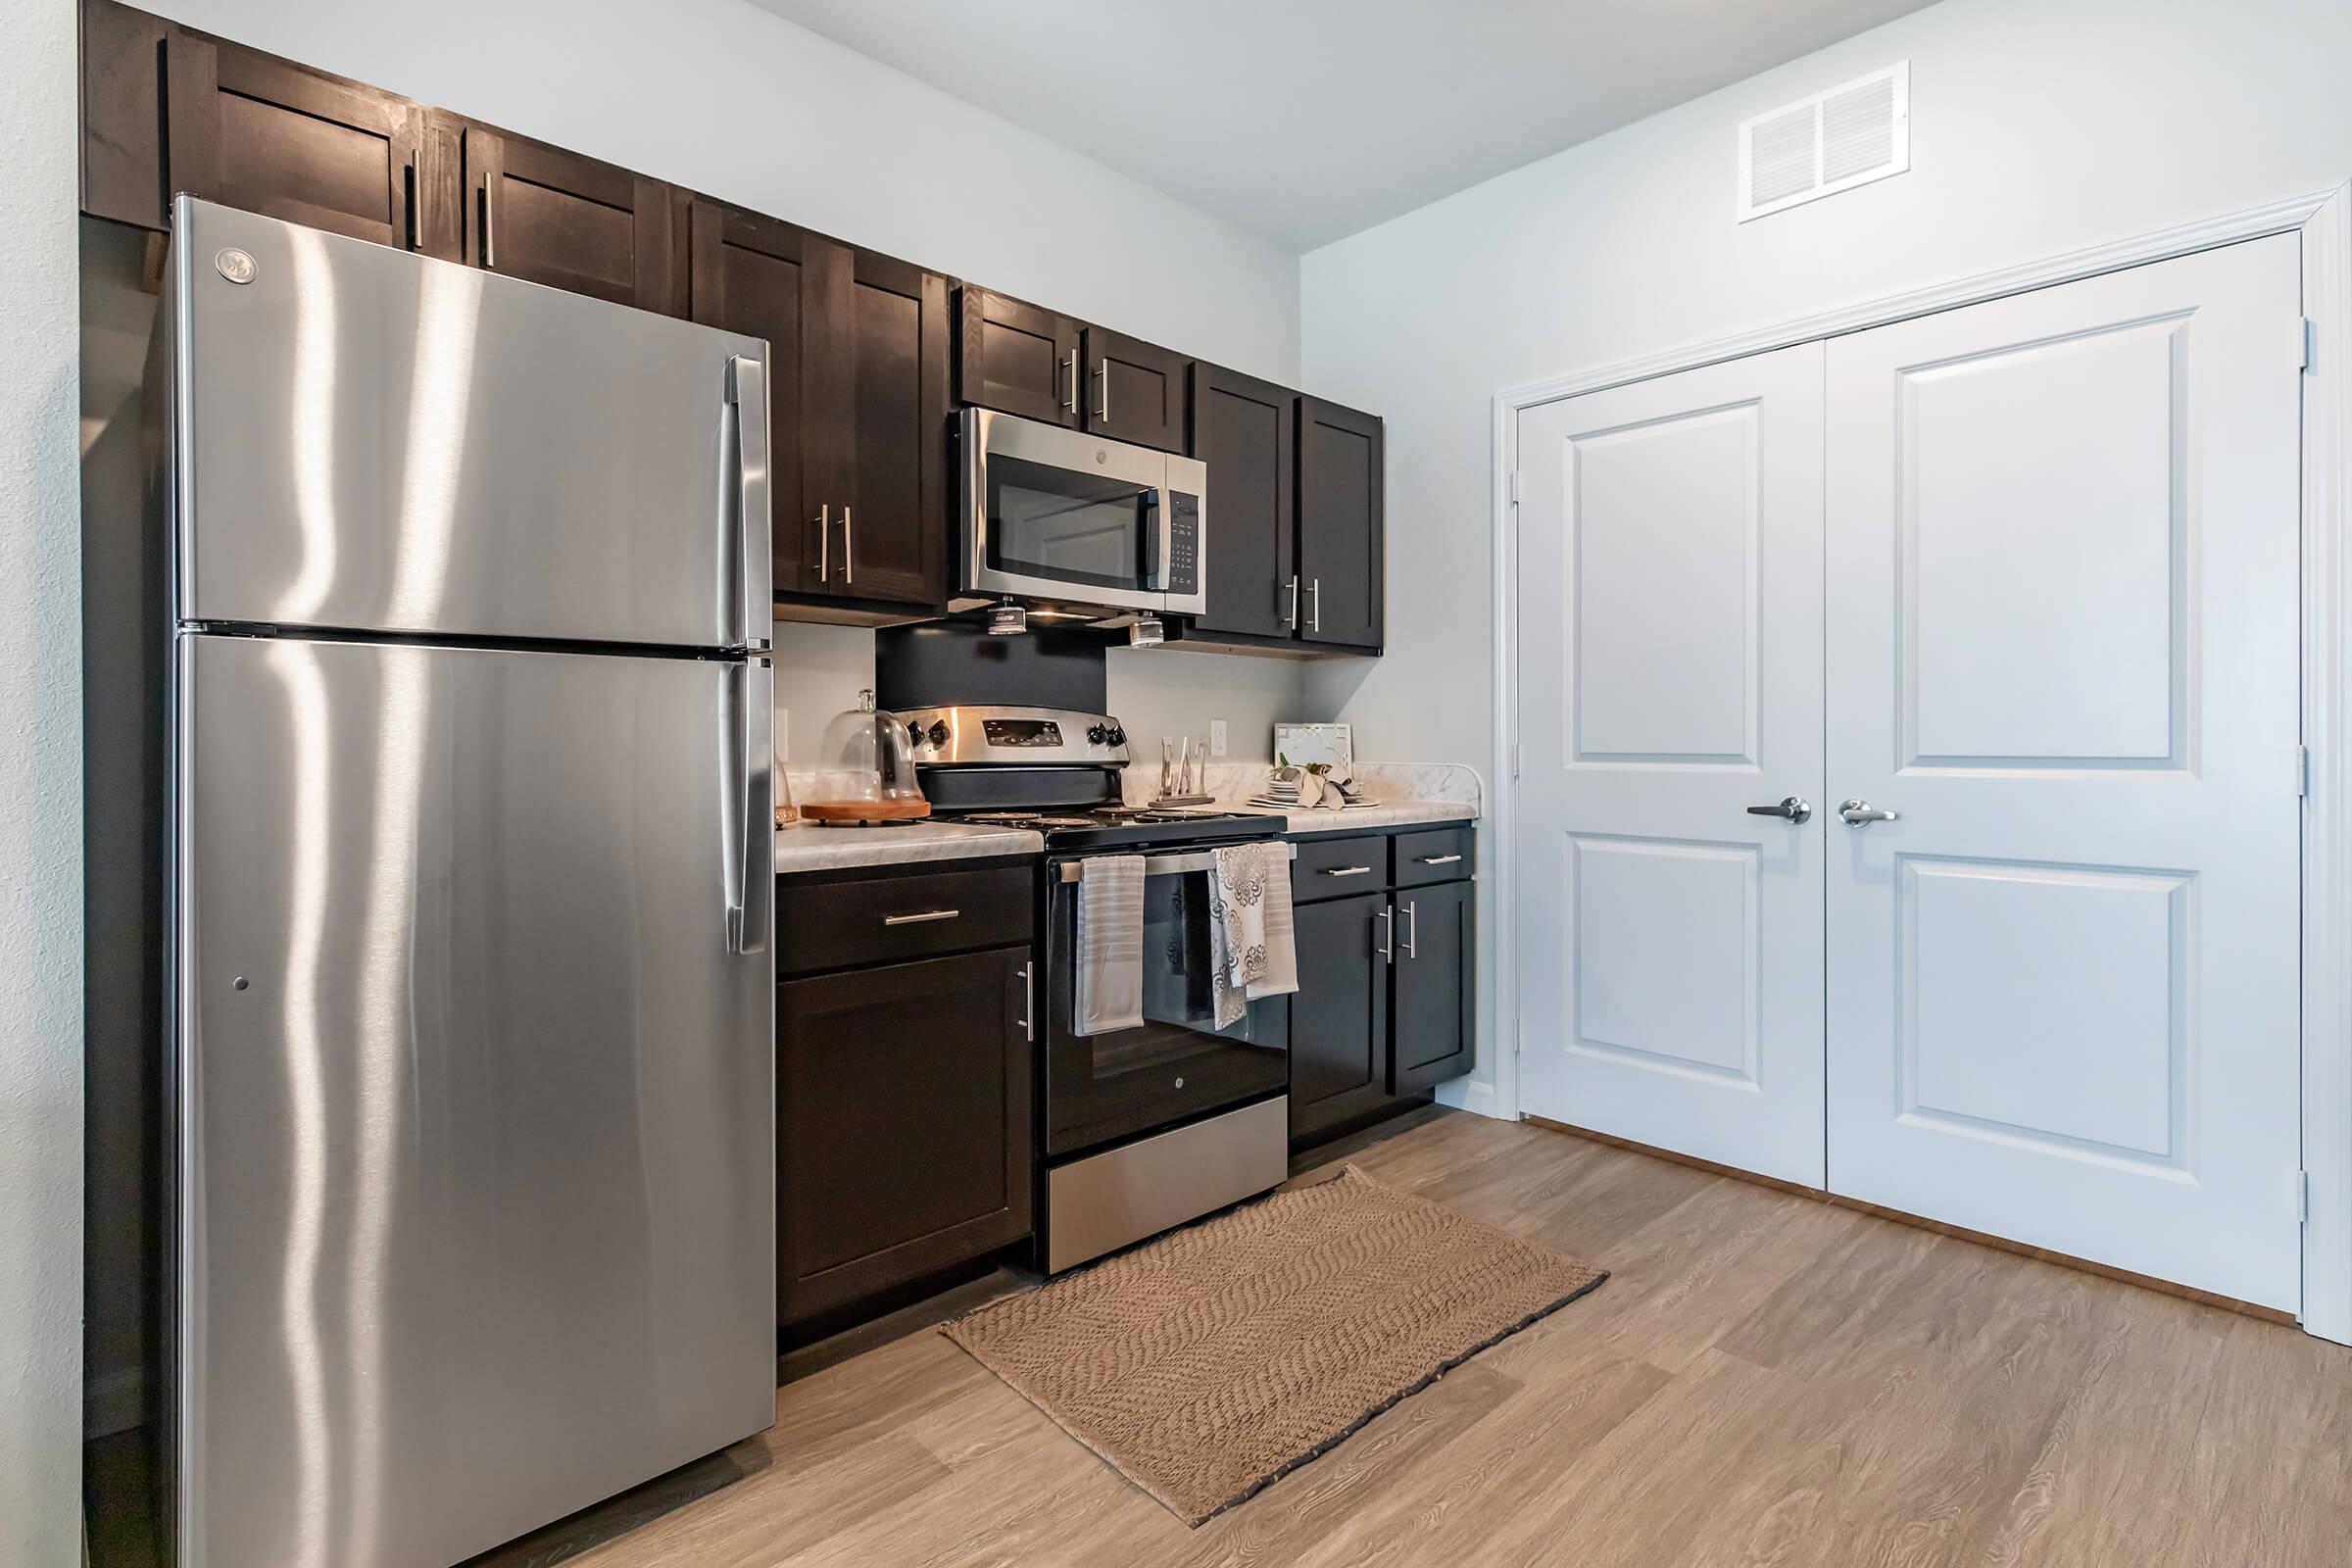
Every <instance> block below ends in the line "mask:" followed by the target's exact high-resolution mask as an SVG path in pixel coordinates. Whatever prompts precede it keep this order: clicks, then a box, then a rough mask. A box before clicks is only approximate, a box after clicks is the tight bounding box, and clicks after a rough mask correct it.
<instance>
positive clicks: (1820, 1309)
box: [480, 1114, 2352, 1568]
mask: <svg viewBox="0 0 2352 1568" xmlns="http://www.w3.org/2000/svg"><path fill="white" fill-rule="evenodd" d="M1353 1157H1354V1159H1355V1161H1356V1163H1358V1164H1360V1165H1362V1166H1363V1167H1365V1168H1366V1169H1368V1170H1370V1171H1371V1172H1373V1173H1374V1174H1376V1175H1378V1176H1379V1177H1381V1178H1382V1179H1384V1180H1386V1181H1389V1182H1392V1183H1395V1184H1397V1185H1400V1186H1404V1187H1408V1188H1410V1189H1412V1190H1414V1191H1416V1192H1419V1193H1421V1194H1423V1195H1424V1196H1426V1197H1429V1198H1432V1199H1435V1200H1437V1201H1441V1202H1445V1203H1447V1204H1450V1205H1452V1206H1453V1207H1455V1208H1456V1209H1458V1210H1459V1211H1461V1212H1463V1213H1465V1214H1471V1215H1475V1216H1477V1217H1479V1218H1481V1219H1486V1220H1490V1221H1493V1222H1494V1223H1495V1224H1498V1225H1502V1226H1504V1227H1507V1228H1508V1229H1510V1230H1513V1231H1517V1232H1520V1233H1523V1234H1526V1235H1530V1236H1538V1237H1542V1238H1544V1240H1546V1241H1549V1242H1552V1243H1555V1244H1556V1245H1558V1246H1560V1247H1564V1248H1567V1249H1569V1250H1572V1251H1575V1252H1577V1253H1579V1254H1581V1255H1583V1256H1585V1257H1587V1258H1589V1259H1592V1260H1593V1261H1596V1262H1599V1263H1602V1264H1605V1265H1606V1266H1607V1267H1608V1268H1610V1269H1611V1270H1613V1271H1614V1277H1613V1278H1612V1279H1611V1280H1610V1281H1609V1282H1608V1283H1607V1284H1605V1285H1603V1286H1602V1287H1601V1288H1600V1289H1599V1290H1598V1291H1596V1292H1595V1293H1594V1294H1593V1295H1592V1296H1590V1297H1588V1298H1586V1299H1584V1300H1582V1301H1579V1302H1577V1303H1575V1304H1573V1305H1571V1306H1569V1307H1567V1308H1565V1309H1563V1310H1562V1311H1560V1312H1558V1313H1555V1314H1554V1315H1553V1316H1551V1317H1549V1318H1547V1319H1545V1320H1544V1321H1543V1322H1542V1323H1540V1324H1538V1325H1537V1326H1535V1327H1534V1328H1531V1329H1529V1330H1528V1331H1526V1332H1525V1333H1522V1334H1520V1335H1517V1336H1516V1337H1514V1338H1512V1339H1509V1340H1506V1341H1504V1342H1503V1343H1502V1344H1501V1345H1499V1346H1497V1347H1495V1348H1493V1349H1490V1350H1488V1351H1486V1352H1485V1353H1484V1354H1481V1355H1479V1356H1477V1357H1475V1358H1473V1359H1472V1360H1470V1361H1469V1362H1467V1363H1465V1364H1464V1365H1462V1366H1461V1367H1459V1368H1457V1369H1456V1370H1454V1371H1453V1372H1451V1373H1449V1374H1448V1375H1447V1376H1446V1377H1445V1378H1444V1379H1443V1380H1442V1381H1440V1382H1439V1383H1437V1384H1436V1385H1435V1386H1433V1387H1432V1388H1430V1389H1428V1390H1427V1391H1425V1392H1423V1393H1421V1394H1419V1395H1416V1396H1414V1397H1411V1398H1408V1399H1406V1400H1404V1401H1403V1402H1402V1403H1400V1404H1398V1405H1397V1406H1396V1407H1394V1408H1392V1409H1390V1410H1389V1411H1387V1412H1386V1413H1384V1414H1382V1415H1381V1416H1380V1417H1378V1418H1377V1419H1376V1420H1374V1421H1373V1422H1372V1423H1371V1424H1370V1425H1368V1426H1367V1427H1365V1428H1364V1430H1362V1431H1361V1432H1359V1433H1357V1434H1356V1435H1355V1436H1354V1437H1352V1438H1350V1439H1348V1441H1347V1442H1346V1443H1344V1444H1342V1445H1341V1446H1339V1447H1337V1448H1336V1449H1334V1450H1333V1451H1332V1452H1331V1453H1329V1454H1326V1455H1325V1456H1323V1457H1322V1458H1320V1459H1317V1460H1316V1461H1314V1462H1313V1463H1311V1464H1308V1465H1305V1466H1303V1467H1301V1468H1300V1469H1299V1470H1297V1471H1294V1472H1292V1474H1290V1475H1289V1476H1287V1477H1285V1478H1284V1479H1282V1480H1281V1481H1278V1482H1276V1483H1275V1484H1274V1485H1273V1486H1271V1487H1269V1488H1268V1489H1267V1490H1266V1491H1264V1492H1262V1493H1260V1494H1259V1495H1257V1496H1256V1497H1254V1498H1252V1499H1251V1500H1250V1501H1249V1502H1246V1503H1244V1504H1242V1505H1241V1506H1240V1507H1238V1508H1235V1509H1233V1510H1231V1511H1229V1512H1227V1513H1225V1514H1223V1515H1222V1516H1220V1517H1218V1518H1216V1519H1214V1520H1211V1521H1210V1522H1209V1523H1208V1524H1206V1525H1204V1526H1202V1527H1201V1529H1199V1530H1197V1531H1188V1530H1186V1529H1185V1528H1184V1526H1183V1525H1181V1524H1179V1523H1178V1522H1177V1521H1176V1520H1175V1518H1174V1517H1172V1516H1171V1515H1169V1514H1168V1513H1167V1512H1166V1511H1165V1510H1164V1509H1162V1508H1161V1507H1160V1506H1159V1505H1158V1504H1156V1503H1154V1502H1153V1501H1152V1499H1151V1498H1149V1497H1147V1496H1145V1495H1143V1494H1142V1493H1140V1492H1138V1491H1136V1490H1135V1489H1134V1488H1132V1487H1130V1486H1129V1485H1128V1484H1127V1483H1126V1482H1124V1481H1122V1480H1121V1479H1120V1478H1119V1476H1118V1475H1117V1473H1116V1472H1114V1471H1112V1470H1111V1469H1110V1468H1109V1467H1108V1466H1106V1465H1104V1464H1103V1462H1102V1461H1101V1460H1099V1459H1097V1458H1096V1457H1095V1456H1094V1455H1093V1454H1092V1453H1089V1452H1088V1451H1087V1450H1086V1449H1085V1448H1083V1447H1081V1446H1079V1445H1078V1444H1077V1443H1075V1442H1073V1441H1072V1440H1071V1439H1069V1438H1068V1437H1066V1436H1064V1435H1063V1434H1062V1433H1061V1432H1060V1431H1059V1429H1057V1428H1055V1427H1054V1425H1053V1424H1052V1423H1051V1422H1049V1421H1048V1420H1046V1418H1045V1417H1044V1416H1042V1415H1040V1414H1038V1413H1037V1412H1036V1411H1035V1410H1033V1409H1032V1408H1031V1407H1030V1406H1029V1405H1028V1404H1027V1403H1026V1402H1025V1401H1024V1400H1022V1399H1021V1397H1019V1396H1018V1395H1015V1394H1014V1393H1012V1392H1011V1391H1010V1390H1009V1389H1007V1388H1005V1386H1004V1385H1003V1384H1001V1383H999V1382H998V1381H997V1380H996V1379H995V1378H994V1377H993V1376H991V1375H990V1374H989V1373H988V1372H986V1371H984V1370H983V1369H982V1368H981V1367H980V1366H979V1365H978V1363H976V1362H974V1361H972V1360H971V1359H970V1358H969V1357H968V1356H966V1355H965V1354H964V1353H963V1352H962V1351H960V1350H958V1349H957V1348H956V1347H955V1346H953V1345H951V1344H950V1343H949V1342H948V1341H947V1340H945V1339H944V1338H942V1337H940V1336H939V1335H937V1334H933V1333H928V1332H925V1333H917V1334H914V1335H911V1336H909V1337H907V1338H906V1339H903V1340H900V1341H898V1342H896V1343H894V1344H890V1345H887V1346H885V1347H883V1348H879V1349H874V1350H870V1351H868V1352H866V1353H864V1354H862V1355H859V1356H858V1357H856V1358H855V1359H852V1360H848V1361H845V1362H843V1363H841V1364H839V1365H836V1366H833V1367H830V1368H828V1369H827V1370H825V1371H822V1372H819V1373H817V1374H815V1375H813V1376H810V1377H809V1378H806V1379H804V1380H802V1381H799V1382H796V1383H793V1384H791V1385H789V1386H787V1387H786V1388H784V1389H783V1390H782V1391H781V1392H780V1393H779V1394H778V1396H777V1400H776V1404H777V1416H776V1425H775V1428H774V1430H773V1431H771V1432H769V1433H768V1434H766V1435H765V1436H764V1437H763V1438H761V1439H759V1440H756V1441H754V1442H751V1443H747V1444H743V1445H739V1446H737V1447H736V1448H735V1449H733V1450H730V1451H729V1453H728V1454H726V1455H724V1456H721V1457H720V1458H717V1459H713V1460H710V1461H706V1462H705V1464H704V1466H701V1467H697V1469H696V1471H695V1473H694V1474H692V1475H686V1474H685V1473H681V1479H679V1480H677V1481H675V1482H673V1483H672V1486H671V1493H670V1495H668V1496H667V1497H664V1496H663V1495H662V1493H661V1489H660V1487H659V1486H658V1487H657V1488H656V1489H651V1490H649V1492H648V1493H647V1494H646V1495H644V1496H643V1497H641V1498H639V1499H638V1500H637V1501H636V1502H635V1503H634V1504H624V1505H623V1508H622V1514H621V1515H613V1516H608V1517H607V1518H606V1519H605V1520H604V1522H603V1523H602V1524H601V1525H600V1526H598V1527H597V1528H596V1530H595V1532H594V1536H596V1537H609V1538H610V1539H604V1540H602V1541H601V1543H600V1544H591V1545H588V1546H587V1549H586V1550H585V1551H580V1550H579V1548H580V1547H581V1545H582V1544H584V1540H583V1538H581V1537H580V1536H579V1535H578V1534H577V1533H576V1532H577V1530H578V1529H579V1527H580V1526H581V1525H583V1524H587V1523H589V1522H590V1521H586V1520H583V1521H579V1522H575V1525H574V1526H573V1527H572V1531H573V1533H572V1534H571V1538H570V1539H568V1540H565V1539H564V1535H563V1533H562V1532H551V1533H549V1534H547V1535H545V1536H543V1537H541V1538H538V1539H537V1540H535V1541H534V1542H532V1543H528V1544H520V1545H518V1547H517V1548H510V1550H509V1551H506V1552H501V1553H494V1554H493V1555H492V1556H491V1557H489V1558H484V1559H480V1561H482V1562H484V1563H489V1562H497V1563H500V1564H502V1565H504V1564H508V1563H522V1562H526V1561H527V1562H539V1563H545V1562H551V1561H554V1560H557V1559H558V1558H560V1557H561V1558H566V1559H567V1560H569V1561H572V1562H576V1563H578V1564H581V1565H584V1568H585V1565H593V1568H656V1565H660V1568H687V1565H693V1568H767V1565H776V1564H793V1565H802V1564H819V1563H840V1564H859V1565H873V1564H901V1563H909V1564H912V1563H922V1564H948V1563H956V1564H1016V1563H1017V1564H1031V1563H1084V1564H1090V1565H1095V1564H1100V1565H1112V1564H1131V1563H1133V1564H1173V1565H1208V1564H1225V1563H1231V1564H1288V1563H1301V1564H1309V1563H1329V1564H1340V1563H1346V1564H1359V1563H1397V1564H1406V1563H1409V1564H1424V1563H1430V1564H1479V1565H1485V1564H1509V1563H1522V1562H1524V1563H1574V1564H1577V1565H1579V1568H1609V1565H1626V1568H1636V1565H1638V1568H1675V1565H1682V1564H1789V1565H1806V1568H1813V1565H1821V1568H1865V1565H1876V1564H1902V1565H1906V1568H1925V1565H1929V1564H1942V1563H1970V1564H1979V1563H2002V1564H2025V1565H2034V1568H2043V1565H2049V1568H2061V1565H2071V1564H2097V1565H2102V1568H2105V1565H2113V1568H2157V1565H2173V1564H2210V1565H2213V1568H2297V1565H2305V1564H2309V1565H2313V1568H2320V1565H2325V1568H2343V1565H2345V1564H2346V1563H2352V1350H2345V1349H2341V1348H2334V1347H2331V1346H2327V1345H2325V1344H2322V1343H2321V1342H2319V1341H2317V1340H2312V1339H2309V1338H2306V1337H2305V1336H2303V1335H2302V1334H2300V1333H2299V1332H2297V1331H2295V1330H2293V1329H2289V1328H2283V1327H2280V1326H2278V1325H2276V1324H2270V1323H2264V1322H2259V1321H2256V1320H2253V1319H2250V1318H2246V1317H2243V1316H2238V1315H2235V1314H2232V1313H2229V1312H2226V1311H2222V1310H2219V1309H2217V1308H2213V1307H2209V1306H2204V1305H2199V1304H2196V1303H2193V1302H2189V1301H2184V1300H2180V1299H2176V1298H2173V1297H2169V1296H2163V1295H2159V1294H2156V1293H2154V1292H2151V1291H2146V1290H2141V1289H2137V1288H2134V1287H2132V1286H2130V1285H2124V1284H2119V1283H2117V1282H2114V1281H2111V1280H2105V1279H2099V1278H2095V1277H2092V1276H2089V1275H2085V1274H2082V1273H2079V1272H2075V1271H2073V1270H2069V1269H2066V1268H2063V1267H2060V1266H2058V1265H2055V1264H2051V1263H2045V1262H2038V1261H2035V1260H2033V1259H2030V1258H2024V1257H2018V1256H2014V1255H2011V1254H2009V1253H2005V1252H2000V1251H1994V1250H1989V1249H1986V1248H1984V1247H1980V1246H1977V1245H1975V1244H1972V1243H1969V1242H1966V1241H1962V1240H1958V1239H1956V1238H1952V1237H1945V1236H1938V1235H1934V1234H1930V1233H1928V1232H1925V1231H1921V1230H1918V1229H1914V1228H1911V1227H1908V1226H1904V1225H1900V1224H1897V1223H1895V1222H1892V1221H1889V1220H1885V1219H1880V1218H1877V1217H1874V1216H1871V1215H1866V1214H1858V1213H1854V1212H1850V1211H1847V1210H1843V1209H1839V1208H1835V1207H1831V1206H1828V1205H1826V1204H1823V1203H1819V1202H1814V1201H1807V1200H1804V1199H1801V1198H1797V1197H1793V1196H1790V1195H1787V1194H1783V1193H1777V1192H1772V1191H1768V1190H1765V1189H1762V1188H1758V1187H1754V1186H1751V1185H1748V1184H1745V1183H1742V1182H1740V1181H1738V1180H1735V1179H1733V1178H1729V1177H1724V1176H1719V1175H1713V1174H1710V1173H1707V1172H1704V1171H1698V1170H1692V1169H1690V1168H1688V1167H1685V1166H1681V1165H1676V1164H1670V1163H1667V1162H1665V1161H1663V1160H1659V1159H1654V1158H1651V1157H1648V1156H1645V1155H1642V1154H1639V1153H1634V1152H1627V1151H1624V1150H1620V1149H1614V1148H1609V1147H1605V1146H1603V1145H1599V1144H1595V1143H1592V1142H1589V1141H1586V1140H1582V1139H1578V1138H1574V1137H1571V1136H1569V1135H1567V1134H1564V1133H1558V1132H1553V1131H1550V1130H1547V1129H1542V1128H1536V1127H1531V1126H1524V1125H1512V1124H1506V1123H1502V1122H1495V1121H1490V1120H1485V1119H1482V1118H1478V1117H1474V1116H1469V1115H1462V1114H1452V1115H1442V1116H1439V1117H1437V1118H1435V1119H1433V1120H1429V1121H1426V1122H1425V1123H1423V1124H1421V1125H1418V1126H1415V1127H1413V1128H1411V1129H1410V1130H1408V1131H1406V1132H1404V1133H1402V1134H1400V1135H1398V1136H1397V1137H1394V1138H1391V1139H1388V1140H1386V1141H1384V1142H1381V1143H1379V1144H1376V1145H1374V1146H1372V1147H1370V1148H1368V1149H1366V1150H1363V1151H1362V1152H1358V1153H1357V1154H1355V1155H1354V1156H1353ZM1301 1179H1302V1180H1311V1179H1313V1178H1312V1176H1311V1175H1308V1176H1302V1177H1301ZM722 1482H723V1483H724V1484H723V1485H722V1484H720V1483H722ZM681 1488H682V1489H683V1491H684V1492H685V1493H693V1492H701V1493H703V1495H700V1496H698V1497H695V1498H694V1499H693V1500H691V1501H686V1502H683V1503H678V1502H676V1501H675V1497H676V1495H681V1494H680V1492H679V1489H681ZM713 1489H714V1490H713ZM631 1506H633V1507H635V1508H636V1509H637V1510H638V1516H643V1515H645V1514H652V1515H654V1516H653V1517H649V1518H645V1519H644V1522H642V1523H639V1524H637V1525H636V1527H635V1528H634V1529H632V1530H629V1531H628V1532H627V1533H625V1534H620V1535H617V1536H613V1535H611V1532H612V1530H613V1528H614V1527H615V1525H616V1524H617V1523H618V1522H619V1521H620V1518H622V1517H624V1516H626V1510H627V1508H628V1507H631ZM662 1509H666V1511H661V1510H662ZM586 1539H594V1537H590V1538H586ZM574 1552H577V1553H578V1554H577V1555H572V1554H573V1553H574Z"/></svg>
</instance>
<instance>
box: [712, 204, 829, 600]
mask: <svg viewBox="0 0 2352 1568" xmlns="http://www.w3.org/2000/svg"><path fill="white" fill-rule="evenodd" d="M688 248H689V255H690V257H691V264H690V266H689V270H688V286H687V295H688V298H687V314H688V315H689V316H690V317H692V318H693V319H695V320H697V321H701V322H703V323H704V324H705V325H709V326H721V327H725V328H726V329H727V330H728V331H731V332H744V333H749V334H750V335H752V336H754V337H761V338H765V339H766V340H767V354H768V359H767V389H768V391H767V395H768V470H767V474H768V494H769V497H770V500H771V504H772V505H771V518H772V531H773V534H774V562H775V570H774V577H775V588H776V591H777V592H779V593H800V592H806V591H809V590H812V589H816V588H820V587H821V586H822V574H823V573H825V572H827V571H829V570H831V569H832V567H833V563H832V562H831V560H830V559H829V557H828V555H827V546H828V545H829V544H830V543H831V541H830V540H829V539H828V538H826V537H825V533H826V530H825V529H824V528H823V527H821V526H820V525H819V523H818V520H817V507H818V505H819V502H820V496H819V494H818V492H819V491H820V490H822V489H823V488H824V485H823V483H822V476H821V475H819V474H818V473H816V472H815V471H814V470H813V469H812V468H811V467H810V466H809V463H808V460H807V456H806V448H807V446H808V445H809V424H810V422H811V413H812V411H811V410H810V407H809V393H810V392H811V391H812V390H815V391H822V390H823V389H824V386H825V372H824V370H823V369H822V368H821V367H822V366H823V365H825V364H829V363H831V362H833V361H836V360H838V359H839V358H840V357H841V356H842V355H843V354H844V353H846V346H845V345H844V344H842V343H841V342H840V341H839V340H838V339H839V323H838V322H837V321H836V320H834V319H831V318H829V317H827V316H826V315H825V313H824V312H823V311H822V310H821V309H814V308H812V306H814V305H816V304H818V303H821V298H822V296H821V291H820V289H819V288H818V285H817V279H818V277H819V275H820V274H821V273H823V272H825V271H827V270H831V271H835V272H839V273H841V274H843V275H845V276H846V275H847V262H846V260H844V258H846V255H847V247H845V246H842V245H840V244H837V243H836V242H834V241H832V240H829V239H823V238H820V237H818V236H817V235H814V234H811V233H809V232H808V231H807V230H805V229H799V228H795V227H793V226H792V225H791V224H790V223H780V222H778V221H776V220H774V219H772V218H762V217H760V215H759V214H757V213H747V212H744V211H743V210H741V209H740V208H734V207H725V206H721V205H720V204H719V203H717V202H713V201H707V200H705V199H703V198H701V197H697V198H696V199H695V201H694V208H693V220H692V233H691V238H690V240H689V246H688ZM835 482H836V483H839V482H840V480H839V478H838V476H836V480H835ZM822 499H827V500H831V501H832V502H833V504H832V505H830V506H829V507H828V512H827V515H828V517H831V516H835V515H838V514H839V512H840V506H839V504H838V498H822Z"/></svg>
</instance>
